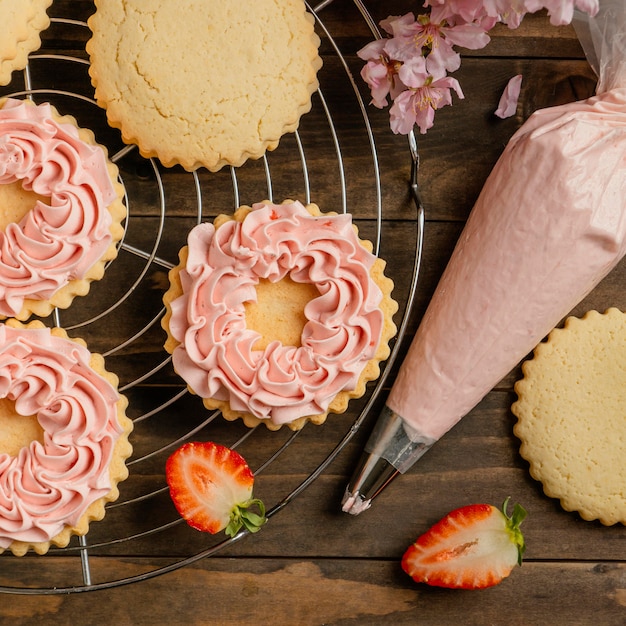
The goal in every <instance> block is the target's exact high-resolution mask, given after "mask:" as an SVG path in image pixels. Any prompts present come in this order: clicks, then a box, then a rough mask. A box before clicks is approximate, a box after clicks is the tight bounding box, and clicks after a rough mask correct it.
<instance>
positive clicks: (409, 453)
mask: <svg viewBox="0 0 626 626" xmlns="http://www.w3.org/2000/svg"><path fill="white" fill-rule="evenodd" d="M436 441H437V440H436V439H433V438H432V437H427V436H425V435H421V434H420V433H418V432H417V431H416V430H415V429H413V428H411V427H410V426H409V425H408V424H406V423H405V421H404V420H403V419H402V417H401V416H400V415H398V414H397V413H395V412H394V411H392V410H391V409H390V408H389V407H388V406H386V405H385V407H383V410H382V411H381V413H380V415H379V417H378V420H377V422H376V424H375V426H374V430H373V431H372V434H371V435H370V437H369V439H368V441H367V443H366V444H365V449H364V451H363V454H362V455H361V459H360V460H359V463H358V465H357V467H356V469H355V471H354V474H353V475H352V479H351V480H350V482H349V483H348V486H347V488H346V492H345V494H344V497H343V501H342V510H343V511H344V512H346V513H350V514H352V515H358V514H359V513H362V512H363V511H365V510H367V509H369V507H370V506H371V503H372V500H373V499H374V498H375V497H376V496H377V495H378V494H379V493H380V492H381V491H382V490H383V489H384V488H385V487H386V486H387V485H388V484H389V483H390V482H391V481H392V480H393V479H394V478H395V477H396V476H397V475H398V474H404V473H405V472H406V471H407V470H408V469H409V468H410V467H411V466H412V465H413V464H414V463H415V462H416V461H417V460H418V459H419V458H420V457H421V456H422V455H423V454H424V453H425V452H426V451H427V450H429V449H430V447H431V446H432V445H433V444H434V443H435V442H436Z"/></svg>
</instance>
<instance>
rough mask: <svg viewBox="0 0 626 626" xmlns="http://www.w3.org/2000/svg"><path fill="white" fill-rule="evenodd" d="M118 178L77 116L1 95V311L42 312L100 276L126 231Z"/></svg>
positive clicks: (66, 302)
mask: <svg viewBox="0 0 626 626" xmlns="http://www.w3.org/2000/svg"><path fill="white" fill-rule="evenodd" d="M117 178H118V170H117V167H116V166H115V165H114V164H113V163H112V162H111V161H109V160H108V158H107V154H106V149H105V148H103V147H102V146H100V145H98V144H97V143H96V142H95V139H94V135H93V133H92V132H91V131H90V130H87V129H83V128H78V126H77V124H76V120H75V119H74V118H72V117H70V116H64V117H62V116H60V115H59V113H58V112H57V111H56V109H55V108H54V107H52V106H51V105H50V104H40V105H35V104H33V103H31V102H30V101H28V100H17V99H12V98H9V99H4V100H0V318H3V319H4V318H8V317H13V318H17V319H20V320H26V319H28V318H29V317H30V316H31V315H39V316H41V317H45V316H47V315H49V314H50V312H51V311H52V310H53V309H54V308H55V307H60V308H67V307H68V306H70V304H71V302H72V301H73V299H74V297H75V296H78V295H85V294H86V293H87V292H88V291H89V289H90V285H91V282H92V281H94V280H99V279H100V278H102V276H103V274H104V270H105V265H106V263H107V262H108V261H110V260H111V259H113V258H115V256H116V255H117V243H118V242H119V241H120V239H121V238H122V236H123V232H124V231H123V227H122V222H123V220H124V219H125V218H126V208H125V206H124V203H123V201H122V198H123V196H124V189H123V187H122V185H121V184H120V183H119V182H118V181H117Z"/></svg>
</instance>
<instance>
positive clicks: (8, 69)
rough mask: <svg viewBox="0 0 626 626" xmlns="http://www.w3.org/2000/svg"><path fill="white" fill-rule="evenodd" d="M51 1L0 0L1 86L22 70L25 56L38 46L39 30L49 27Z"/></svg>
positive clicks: (39, 45) (40, 31)
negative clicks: (0, 25)
mask: <svg viewBox="0 0 626 626" xmlns="http://www.w3.org/2000/svg"><path fill="white" fill-rule="evenodd" d="M51 5H52V0H0V23H1V24H2V32H1V33H0V85H8V84H9V83H10V82H11V76H12V74H13V72H14V71H15V70H23V69H24V68H25V67H26V64H27V62H28V55H29V54H30V53H31V52H34V51H35V50H38V49H39V48H40V47H41V33H42V31H44V30H46V28H48V26H50V18H49V17H48V13H47V10H48V8H49V7H50V6H51Z"/></svg>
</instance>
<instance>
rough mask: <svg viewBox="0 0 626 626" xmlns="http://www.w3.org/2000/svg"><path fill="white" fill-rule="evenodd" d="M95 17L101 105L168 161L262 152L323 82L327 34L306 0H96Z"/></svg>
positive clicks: (95, 74)
mask: <svg viewBox="0 0 626 626" xmlns="http://www.w3.org/2000/svg"><path fill="white" fill-rule="evenodd" d="M199 5H202V6H201V7H200V6H199ZM88 24H89V27H90V29H91V31H92V37H91V38H90V40H89V41H88V42H87V52H88V54H89V58H90V61H91V64H90V68H89V73H90V76H91V81H92V84H93V86H94V88H95V98H96V101H97V103H98V105H99V106H101V107H102V108H104V109H105V110H106V114H107V119H108V121H109V124H110V125H111V126H113V127H115V128H117V129H119V130H120V131H121V133H122V139H123V141H124V142H125V143H127V144H136V145H137V146H138V147H139V151H140V153H141V154H142V155H143V156H144V157H147V158H149V157H156V158H158V159H159V161H161V163H162V164H163V165H165V166H166V167H172V166H174V165H177V164H179V165H181V166H182V167H183V168H184V169H186V170H188V171H193V170H196V169H198V168H199V167H205V168H207V169H208V170H210V171H217V170H219V169H221V168H222V167H224V166H225V165H231V166H235V167H236V166H240V165H242V164H243V163H244V162H245V161H246V160H248V159H258V158H260V157H261V156H263V154H265V152H266V151H268V150H274V149H275V148H276V147H277V146H278V143H279V140H280V138H281V137H282V136H283V135H284V134H285V133H288V132H294V131H295V130H296V129H297V128H298V125H299V121H300V118H301V117H302V115H304V114H305V113H307V112H308V111H309V110H310V108H311V96H312V94H313V93H314V92H315V91H316V89H317V88H318V80H317V72H318V70H319V69H320V67H321V65H322V61H321V58H320V56H319V54H318V48H319V45H320V39H319V37H318V36H317V34H316V33H315V30H314V18H313V16H312V15H311V14H310V13H308V12H307V11H306V5H305V3H304V2H302V0H238V2H233V3H229V2H226V3H224V2H223V3H201V2H199V0H184V1H183V2H175V3H173V2H171V3H166V2H161V3H160V4H159V3H151V4H150V8H149V9H147V8H146V7H145V3H142V2H140V1H139V0H106V2H104V1H103V0H96V12H95V13H94V14H93V15H92V16H91V17H90V18H89V20H88Z"/></svg>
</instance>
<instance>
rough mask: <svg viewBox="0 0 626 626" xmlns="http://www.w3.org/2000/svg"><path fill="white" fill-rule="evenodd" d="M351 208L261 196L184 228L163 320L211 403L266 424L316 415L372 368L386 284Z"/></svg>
mask: <svg viewBox="0 0 626 626" xmlns="http://www.w3.org/2000/svg"><path fill="white" fill-rule="evenodd" d="M371 251H372V244H371V243H370V242H369V241H365V240H362V239H359V237H358V233H357V230H356V227H355V226H354V224H353V223H352V220H351V217H350V215H337V214H334V213H321V212H320V210H319V208H318V207H317V206H316V205H314V204H309V205H307V206H306V207H305V206H304V205H302V204H301V203H299V202H297V201H285V202H283V203H282V204H280V205H277V204H273V203H271V202H268V201H266V202H260V203H257V204H254V205H253V206H252V207H249V206H244V207H240V208H239V209H238V210H237V211H236V212H235V214H234V215H221V216H219V217H217V218H216V220H215V222H214V224H210V223H203V224H199V225H198V226H196V227H195V228H194V229H192V231H191V233H190V235H189V238H188V245H187V246H185V247H184V248H183V249H182V250H181V253H180V264H179V265H178V266H176V267H175V268H174V269H173V270H172V271H171V272H170V285H171V286H170V288H169V290H168V291H167V292H166V294H165V296H164V302H165V305H166V315H165V317H164V318H163V321H162V325H163V328H164V329H165V330H166V332H167V334H168V338H167V341H166V343H165V348H166V350H167V351H168V352H170V353H171V354H172V355H173V359H172V362H173V365H174V369H175V370H176V372H177V373H178V375H179V376H181V378H183V380H185V382H186V383H187V386H188V388H189V389H190V391H192V392H193V393H195V394H197V395H199V396H200V397H201V398H202V399H203V402H204V404H205V406H206V407H207V408H208V409H219V410H221V411H222V414H223V416H224V417H225V418H226V419H229V420H234V419H236V418H242V419H243V421H244V423H245V424H246V425H247V426H249V427H254V426H256V425H258V424H261V423H263V424H265V425H266V426H267V427H268V428H269V429H270V430H277V429H279V428H280V427H281V426H283V425H287V426H288V427H289V428H291V429H292V430H298V429H300V428H302V427H303V426H304V424H305V423H307V422H312V423H314V424H321V423H323V422H324V421H325V420H326V418H327V415H328V413H329V412H332V413H342V412H344V411H345V410H346V408H347V406H348V402H349V400H350V399H351V398H358V397H360V396H362V395H363V394H364V393H365V388H366V383H367V382H368V381H370V380H374V379H376V378H378V376H379V375H380V368H379V365H380V361H382V360H384V359H386V358H387V357H388V356H389V345H388V343H389V340H390V339H391V338H392V337H393V335H394V334H395V332H396V327H395V325H394V323H393V320H392V318H393V314H394V313H395V312H396V310H397V304H396V302H395V301H394V300H393V299H392V298H391V290H392V288H393V281H392V280H391V279H390V278H387V277H386V276H385V275H384V268H385V263H384V261H383V260H382V259H380V258H377V257H375V256H374V255H373V254H372V252H371Z"/></svg>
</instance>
